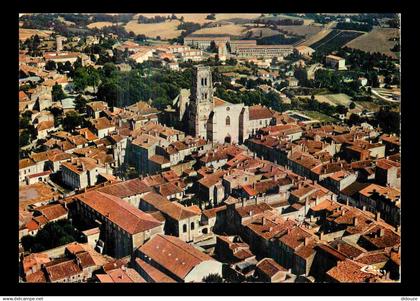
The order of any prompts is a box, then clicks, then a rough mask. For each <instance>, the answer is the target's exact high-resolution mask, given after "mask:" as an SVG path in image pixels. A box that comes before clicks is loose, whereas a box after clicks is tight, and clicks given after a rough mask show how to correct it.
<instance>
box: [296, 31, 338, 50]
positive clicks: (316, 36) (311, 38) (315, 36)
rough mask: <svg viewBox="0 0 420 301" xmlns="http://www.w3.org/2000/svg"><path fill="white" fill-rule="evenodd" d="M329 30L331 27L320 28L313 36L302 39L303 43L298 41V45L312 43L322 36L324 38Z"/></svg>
mask: <svg viewBox="0 0 420 301" xmlns="http://www.w3.org/2000/svg"><path fill="white" fill-rule="evenodd" d="M330 32H331V29H322V30H321V31H319V32H318V33H317V34H314V35H313V36H311V37H309V38H307V39H306V40H305V41H303V43H300V44H299V45H303V46H309V45H312V44H314V43H316V42H318V41H320V40H322V39H323V38H325V37H326V36H327V35H328V34H329V33H330Z"/></svg>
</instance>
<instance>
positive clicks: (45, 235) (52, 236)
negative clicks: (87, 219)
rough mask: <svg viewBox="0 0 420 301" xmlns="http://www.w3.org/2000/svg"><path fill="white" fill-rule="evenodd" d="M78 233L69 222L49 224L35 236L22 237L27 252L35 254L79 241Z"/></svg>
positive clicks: (62, 221)
mask: <svg viewBox="0 0 420 301" xmlns="http://www.w3.org/2000/svg"><path fill="white" fill-rule="evenodd" d="M77 237H78V232H77V230H75V228H74V227H73V226H72V224H71V223H70V222H69V221H68V220H59V221H57V222H50V223H47V224H46V225H45V226H44V228H42V229H41V230H39V231H38V233H37V234H36V235H35V236H30V235H27V236H24V237H22V245H23V248H24V249H25V250H29V251H31V252H33V253H35V252H42V251H45V250H49V249H52V248H55V247H58V246H61V245H65V244H68V243H70V242H73V241H75V240H76V239H77Z"/></svg>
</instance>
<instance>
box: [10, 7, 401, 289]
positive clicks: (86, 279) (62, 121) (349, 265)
mask: <svg viewBox="0 0 420 301" xmlns="http://www.w3.org/2000/svg"><path fill="white" fill-rule="evenodd" d="M18 81H19V95H18V97H19V101H18V103H19V213H18V218H19V246H18V247H19V262H18V265H19V282H22V283H46V282H54V283H63V282H65V283H68V282H73V283H74V282H77V283H191V282H201V283H254V282H266V283H325V282H329V283H344V282H357V283H361V282H364V283H366V282H369V283H373V282H383V283H384V282H386V283H395V282H400V279H401V275H400V262H401V260H400V254H401V251H400V245H401V239H400V237H401V231H400V224H401V223H400V215H401V214H400V212H401V198H400V183H401V172H400V170H401V165H400V101H401V93H400V91H401V90H400V15H399V14H395V13H369V14H362V13H348V14H333V13H325V14H321V13H270V14H268V13H243V14H232V13H229V14H227V13H199V14H182V13H179V14H178V13H175V14H173V13H161V14H152V13H144V14H143V13H121V14H115V13H109V14H108V13H74V14H72V13H51V14H47V13H41V14H31V13H24V14H19V78H18ZM244 285H246V284H244Z"/></svg>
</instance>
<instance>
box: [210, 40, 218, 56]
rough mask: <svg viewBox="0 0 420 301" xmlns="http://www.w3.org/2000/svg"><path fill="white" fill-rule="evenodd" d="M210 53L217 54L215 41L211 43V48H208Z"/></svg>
mask: <svg viewBox="0 0 420 301" xmlns="http://www.w3.org/2000/svg"><path fill="white" fill-rule="evenodd" d="M208 51H209V52H212V53H217V46H216V42H215V41H211V42H210V47H209V48H208Z"/></svg>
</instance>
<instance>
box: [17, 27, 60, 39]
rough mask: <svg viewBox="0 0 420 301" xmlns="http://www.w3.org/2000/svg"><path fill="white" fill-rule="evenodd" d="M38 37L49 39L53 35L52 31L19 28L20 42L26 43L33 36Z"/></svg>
mask: <svg viewBox="0 0 420 301" xmlns="http://www.w3.org/2000/svg"><path fill="white" fill-rule="evenodd" d="M36 34H37V35H38V36H39V37H40V38H46V37H49V36H50V35H51V34H52V31H50V30H38V29H28V28H19V40H22V41H25V40H26V39H27V38H30V37H31V36H34V35H36Z"/></svg>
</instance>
